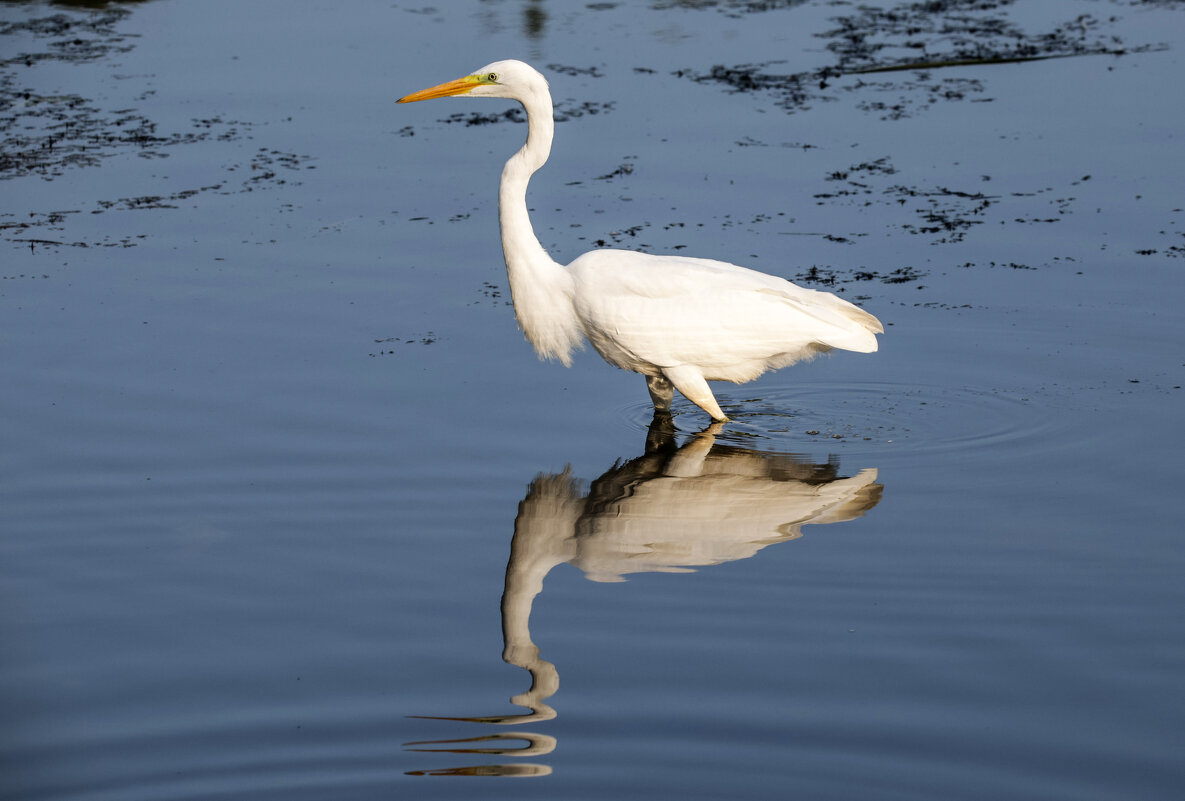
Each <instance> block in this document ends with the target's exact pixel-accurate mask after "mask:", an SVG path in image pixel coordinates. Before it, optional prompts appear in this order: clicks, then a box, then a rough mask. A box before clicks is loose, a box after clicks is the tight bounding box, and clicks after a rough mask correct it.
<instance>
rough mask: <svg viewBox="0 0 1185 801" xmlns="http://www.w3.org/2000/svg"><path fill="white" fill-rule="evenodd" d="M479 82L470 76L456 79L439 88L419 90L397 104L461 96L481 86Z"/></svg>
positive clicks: (400, 99) (402, 98)
mask: <svg viewBox="0 0 1185 801" xmlns="http://www.w3.org/2000/svg"><path fill="white" fill-rule="evenodd" d="M481 83H482V82H481V80H480V79H479V78H475V77H474V76H472V75H467V76H465V77H464V78H458V79H457V80H455V81H449V82H448V83H442V84H440V86H433V87H430V88H428V89H421V90H420V91H418V92H413V93H412V94H410V95H408V96H407V97H401V98H399V100H397V101H396V102H397V103H414V102H416V101H417V100H432V99H434V98H437V97H452V96H453V95H463V94H465V93H466V92H470V91H473V90H474V89H476V88H477V87H479V86H481Z"/></svg>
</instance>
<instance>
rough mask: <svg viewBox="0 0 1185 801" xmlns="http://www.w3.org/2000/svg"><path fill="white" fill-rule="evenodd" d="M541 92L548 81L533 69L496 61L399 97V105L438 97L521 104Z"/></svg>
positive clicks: (515, 62) (518, 63) (510, 62)
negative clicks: (469, 73) (462, 76)
mask: <svg viewBox="0 0 1185 801" xmlns="http://www.w3.org/2000/svg"><path fill="white" fill-rule="evenodd" d="M540 89H543V90H545V91H546V89H547V79H546V78H544V77H543V76H542V75H541V74H540V73H539V72H538V71H537V70H536V69H535V68H534V67H532V66H530V65H529V64H524V63H523V62H521V61H514V60H513V59H511V60H508V61H495V62H494V63H493V64H487V65H485V66H484V67H482V68H481V69H479V70H477V71H476V72H474V73H473V74H472V75H466V76H465V77H464V78H458V79H457V80H455V81H449V82H448V83H442V84H440V85H439V86H433V87H430V88H428V89H422V90H420V91H419V92H414V93H412V94H410V95H408V96H407V97H402V98H400V99H399V101H398V102H400V103H414V102H416V101H417V100H432V99H434V98H437V97H457V96H462V97H506V98H510V99H512V100H519V101H521V100H522V99H523V98H524V97H526V96H529V95H531V94H533V93H535V92H537V91H539V90H540Z"/></svg>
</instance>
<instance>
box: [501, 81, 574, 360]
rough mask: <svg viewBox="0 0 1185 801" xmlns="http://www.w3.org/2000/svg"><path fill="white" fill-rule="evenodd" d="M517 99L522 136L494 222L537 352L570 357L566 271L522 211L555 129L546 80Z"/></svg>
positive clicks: (519, 313) (517, 310)
mask: <svg viewBox="0 0 1185 801" xmlns="http://www.w3.org/2000/svg"><path fill="white" fill-rule="evenodd" d="M519 100H520V101H521V102H522V104H523V108H524V109H525V110H526V112H527V128H528V132H527V142H526V144H524V145H523V146H522V148H521V149H520V150H519V151H518V152H517V153H515V154H514V155H513V156H511V157H510V160H509V161H507V162H506V166H505V167H503V169H502V185H501V187H500V189H499V192H498V222H499V224H500V225H501V228H502V254H503V256H504V257H505V258H506V275H507V278H509V280H510V295H511V298H512V299H513V300H514V314H515V317H516V318H517V319H518V324H519V327H521V328H522V330H523V333H524V334H525V335H526V337H527V340H528V341H530V343H531V344H532V345H534V346H535V352H536V353H538V354H539V356H540V357H541V358H554V359H559V360H560V361H561V362H563V363H564V364H565V365H567V364H570V363H571V352H572V349H573V348H575V347H577V346H578V345H579V344H580V341H581V338H582V336H583V332H582V330H581V328H580V323H579V321H578V320H577V318H576V313H575V311H574V310H573V306H572V292H573V286H572V277H571V275H569V273H568V271H567V270H565V269H564V268H563V267H561V266H560V265H559V264H557V263H556V262H555V261H554V260H553V259H552V258H551V256H549V255H548V254H547V251H545V250H544V249H543V246H542V245H540V244H539V240H538V238H536V236H535V231H534V230H533V229H532V228H531V218H530V216H529V214H528V213H527V183H528V182H529V181H530V180H531V175H533V174H534V172H535V171H536V170H538V169H539V168H540V167H542V166H543V164H544V163H545V162H546V161H547V157H548V156H549V155H550V154H551V141H552V138H553V136H554V134H555V121H554V119H553V118H552V107H551V95H550V94H549V93H548V91H547V88H546V86H543V87H540V88H538V89H537V90H535V91H532V92H530V93H527V94H525V95H524V96H522V97H520V98H519Z"/></svg>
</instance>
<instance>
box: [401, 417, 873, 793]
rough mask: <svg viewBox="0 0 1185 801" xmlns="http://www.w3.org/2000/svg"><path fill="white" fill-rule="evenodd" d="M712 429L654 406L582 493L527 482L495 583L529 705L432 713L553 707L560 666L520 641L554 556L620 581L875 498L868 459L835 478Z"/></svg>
mask: <svg viewBox="0 0 1185 801" xmlns="http://www.w3.org/2000/svg"><path fill="white" fill-rule="evenodd" d="M720 429H721V424H719V423H716V424H713V425H712V426H710V427H709V428H708V429H706V430H705V431H703V432H701V433H700V434H698V435H696V436H694V437H692V438H691V439H689V440H688V441H687V442H686V443H685V444H684V445H683V446H681V447H680V446H679V445H678V444H677V442H676V440H675V429H674V424H673V422H672V421H671V418H670V417H669V416H656V417H655V420H654V422H653V423H652V424H651V427H650V431H649V433H648V436H647V440H646V451H645V453H644V454H643V455H641V456H639V457H637V458H635V459H632V460H630V461H628V462H624V463H618V464H617V465H614V467H613V468H612V469H611V470H609V471H608V472H606V473H605V474H604V475H603V476H601V477H600V478H598V479H597V480H595V481H593V482H592V484H591V485H590V486H589V488H588V491H587V492H585V491H584V490H583V487H582V484H581V482H580V481H579V480H578V479H575V478H573V477H572V476H571V475H570V474H569V472H568V471H567V470H565V471H564V472H562V473H553V474H549V475H539V476H537V477H536V478H535V480H534V481H532V482H531V485H530V487H529V488H528V490H527V496H526V497H525V498H524V499H523V501H522V503H520V504H519V507H518V515H517V517H516V518H515V521H514V538H513V540H512V541H511V544H510V560H509V562H508V563H507V565H506V585H505V589H504V590H503V593H502V636H503V642H504V644H505V647H504V650H503V652H502V658H503V659H504V660H505V661H506V662H508V663H509V664H512V665H517V666H518V667H521V668H524V669H525V670H527V671H528V672H529V673H530V674H531V687H530V689H529V690H527V691H526V692H525V693H522V694H520V695H516V696H514V697H513V698H511V699H510V700H511V702H512V703H514V704H515V705H517V706H519V707H522V708H524V709H526V710H528V711H527V712H524V713H519V714H512V715H499V716H489V717H433V718H431V719H433V720H458V721H468V722H473V723H490V724H501V725H522V724H526V723H536V722H539V721H546V720H550V719H552V718H554V717H555V715H556V712H555V710H554V709H552V708H551V707H550V706H548V704H547V703H546V701H547V699H548V698H550V697H551V696H552V695H554V694H555V693H556V691H557V690H558V689H559V685H560V680H559V673H558V672H557V671H556V667H555V665H553V664H552V663H551V662H548V661H547V660H545V659H543V658H542V657H541V656H540V655H539V648H538V647H537V646H536V645H535V643H534V642H533V641H532V640H531V631H530V616H531V606H532V604H533V603H534V601H535V596H536V595H538V594H539V592H540V591H541V590H542V589H543V579H544V578H545V577H546V576H547V574H548V573H549V572H550V571H551V569H552V568H553V567H555V566H556V565H560V564H563V563H565V562H568V563H570V564H573V565H575V566H576V567H578V568H580V569H581V570H582V571H584V574H585V577H587V578H589V579H591V580H593V581H623V580H624V579H623V578H622V577H623V576H624V575H626V574H629V573H644V572H663V573H684V572H692V571H693V570H694V568H696V567H702V566H706V565H717V564H721V563H723V562H731V561H734V560H737V559H746V558H748V557H750V556H753V555H754V554H755V553H757V552H758V551H760V550H761V549H762V548H765V547H766V546H769V545H772V544H774V543H777V542H784V541H787V540H792V539H796V538H798V537H800V536H801V535H802V527H803V526H805V525H819V524H823V523H838V522H842V521H844V520H852V519H854V518H857V517H860V516H861V515H863V514H864V513H865V512H867V511H868V510H869V509H871V508H873V507H874V506H876V504H877V503H878V502H879V501H880V497H881V492H882V485H881V484H879V483H877V481H876V479H877V471H876V470H875V469H866V470H861V471H860V472H859V473H857V474H856V475H854V476H852V477H850V478H841V477H839V463H838V461H836V460H835V459H831V460H829V461H827V462H826V463H823V464H815V463H813V462H811V461H809V460H806V459H804V458H803V457H801V456H797V455H794V454H783V453H765V452H762V451H757V450H751V449H747V448H739V447H734V446H729V445H722V444H717V443H716V435H717V434H718V433H719V432H720ZM502 743H505V745H501V744H502ZM478 744H481V745H478ZM406 745H407V748H408V750H413V751H440V752H447V753H454V754H496V755H502V756H517V757H528V756H542V755H545V754H548V753H550V752H551V751H552V750H553V749H554V748H555V745H556V741H555V738H553V737H549V736H547V735H541V734H535V733H530V732H521V731H516V732H504V733H501V734H492V735H485V736H480V737H470V738H464V739H460V740H429V741H420V742H415V743H407V744H406ZM424 746H432V747H424ZM550 772H551V769H550V767H548V766H546V765H532V764H524V763H517V764H507V765H480V766H472V767H463V768H449V769H444V770H433V771H413V773H414V774H415V775H437V776H439V775H454V776H475V775H483V776H541V775H546V774H548V773H550Z"/></svg>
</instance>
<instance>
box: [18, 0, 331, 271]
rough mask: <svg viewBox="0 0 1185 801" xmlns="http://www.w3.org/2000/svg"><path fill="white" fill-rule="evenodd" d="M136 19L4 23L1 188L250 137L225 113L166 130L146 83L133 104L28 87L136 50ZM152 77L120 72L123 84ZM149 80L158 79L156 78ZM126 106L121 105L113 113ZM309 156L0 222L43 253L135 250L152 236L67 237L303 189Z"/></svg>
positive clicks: (62, 15) (103, 13) (260, 161)
mask: <svg viewBox="0 0 1185 801" xmlns="http://www.w3.org/2000/svg"><path fill="white" fill-rule="evenodd" d="M131 13H132V12H131V11H130V10H128V9H125V8H119V7H105V8H101V9H92V10H79V11H77V12H71V13H67V12H59V13H56V14H52V15H48V16H41V17H36V18H33V19H28V20H23V21H17V22H8V23H3V24H0V45H2V46H3V51H2V52H5V53H11V54H12V55H8V56H7V57H5V58H3V59H0V182H4V181H17V180H22V179H24V180H29V179H37V178H40V179H42V180H45V181H52V180H54V179H56V178H59V177H62V176H64V175H65V174H66V173H67V172H69V171H71V170H75V169H86V168H91V167H98V166H100V165H102V164H103V163H104V162H106V161H107V160H109V159H111V158H113V157H120V156H126V155H128V154H134V155H136V156H138V157H140V158H145V159H158V158H165V157H166V156H167V155H168V151H169V150H170V149H172V148H176V147H179V146H182V145H194V144H198V143H202V142H211V141H218V142H231V141H237V140H240V139H250V138H251V134H250V131H251V130H252V128H253V124H252V123H250V122H245V121H242V120H231V119H225V118H223V117H221V116H211V117H205V118H201V119H198V118H195V119H193V120H191V121H190V124H189V126H188V128H185V129H183V130H174V131H165V130H161V127H160V125H159V124H158V123H157V122H156V121H154V120H153V119H152V117H151V116H150V114H149V113H148V112H146V111H144V110H143V107H146V106H148V107H150V106H151V103H152V100H153V97H154V95H155V91H154V90H152V89H151V88H149V86H148V84H147V82H146V83H145V85H144V86H143V87H141V88H140V89H135V88H133V90H132V94H133V95H134V96H133V97H132V99H131V100H130V102H129V100H128V99H127V96H126V95H125V99H124V100H123V101H120V102H117V103H106V102H104V100H101V99H97V98H92V97H88V96H85V95H83V94H79V93H73V92H62V93H57V94H45V93H42V92H37V91H34V90H33V89H31V88H29V87H30V85H31V75H32V71H34V70H37V69H38V68H46V67H51V66H55V65H59V66H60V65H76V66H81V65H89V64H92V63H98V62H103V61H105V60H109V59H111V58H113V57H115V56H118V55H119V54H122V53H127V52H130V51H131V50H132V49H133V48H134V47H135V44H136V36H135V35H130V34H126V33H123V32H121V31H120V30H119V27H120V23H121V22H122V21H123V20H124V19H125V18H126V17H127V16H128V15H129V14H131ZM143 77H144V76H135V77H131V76H120V75H114V76H113V80H116V81H121V82H122V81H133V80H136V79H142V78H143ZM149 77H150V76H149ZM115 105H119V106H120V107H112V106H115ZM308 161H309V157H308V156H303V155H298V154H295V153H285V152H280V151H277V150H273V149H268V148H259V149H258V150H257V151H256V152H255V153H254V154H253V155H252V156H251V157H250V158H249V159H248V162H247V163H246V164H230V165H225V166H222V167H220V168H219V170H220V171H221V173H222V174H213V173H212V174H211V176H210V180H209V181H208V182H205V183H201V184H197V185H194V186H186V187H182V188H176V189H172V190H171V191H168V192H156V193H151V194H149V193H146V194H143V195H137V196H133V197H119V198H111V199H101V200H98V201H95V202H94V203H93V205H91V206H90V207H88V208H72V209H67V210H57V209H54V210H48V211H46V210H35V209H26V210H22V211H20V212H15V213H12V212H10V213H7V214H2V215H0V236H3V237H4V238H5V239H6V240H8V241H9V242H14V243H19V244H21V245H25V246H28V247H31V248H34V249H36V248H37V247H61V246H69V247H87V246H119V247H130V246H133V245H134V244H136V242H137V241H138V240H140V239H143V238H144V237H143V236H142V235H137V234H128V235H123V236H117V237H115V238H108V239H104V240H101V241H89V242H87V241H77V240H74V239H72V238H70V237H68V236H64V235H62V234H63V233H64V229H65V226H66V223H67V222H68V220H69V218H70V216H72V215H75V214H80V213H84V212H85V213H91V214H101V213H103V212H106V211H113V210H122V211H132V210H144V209H173V208H178V207H179V204H180V203H181V202H183V201H186V200H188V199H190V198H192V197H194V196H195V195H199V194H204V193H218V194H235V193H239V192H251V191H256V190H259V189H264V188H273V187H277V186H282V185H284V184H285V183H298V182H297V181H295V180H294V179H293V177H292V175H291V173H292V172H293V171H296V170H301V169H310V168H311V167H309V166H308V164H307V162H308Z"/></svg>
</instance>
